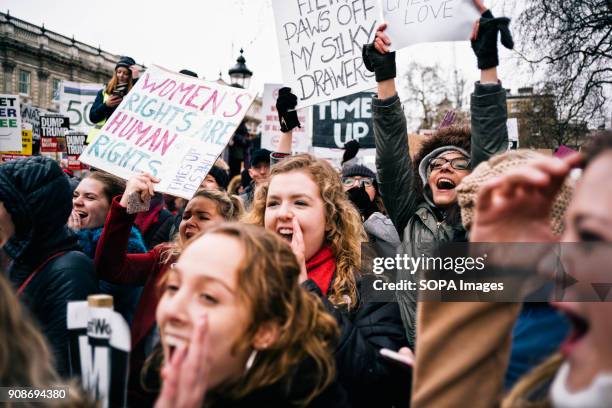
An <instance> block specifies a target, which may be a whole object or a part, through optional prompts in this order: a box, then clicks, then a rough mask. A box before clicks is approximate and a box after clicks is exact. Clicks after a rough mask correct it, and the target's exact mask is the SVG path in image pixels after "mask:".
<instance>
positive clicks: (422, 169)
mask: <svg viewBox="0 0 612 408" xmlns="http://www.w3.org/2000/svg"><path fill="white" fill-rule="evenodd" d="M450 152H458V153H461V154H462V155H464V156H465V157H466V158H468V159H469V158H470V154H469V153H468V152H466V151H465V150H463V149H462V148H460V147H457V146H442V147H438V148H437V149H434V150H432V151H431V152H429V153H428V154H427V155H426V156H425V157H423V159H422V160H421V162H420V163H419V176H421V182H422V183H423V185H424V186H426V185H427V183H428V180H429V174H428V173H429V161H430V160H431V159H435V158H437V157H440V156H444V155H445V154H447V153H450Z"/></svg>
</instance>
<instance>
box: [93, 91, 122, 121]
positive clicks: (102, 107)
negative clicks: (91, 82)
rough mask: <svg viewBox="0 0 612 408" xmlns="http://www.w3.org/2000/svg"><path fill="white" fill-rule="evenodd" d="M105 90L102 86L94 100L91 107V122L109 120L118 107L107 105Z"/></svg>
mask: <svg viewBox="0 0 612 408" xmlns="http://www.w3.org/2000/svg"><path fill="white" fill-rule="evenodd" d="M104 90H105V88H102V89H100V90H99V91H98V94H97V95H96V99H95V100H94V103H93V105H91V109H90V110H89V120H90V121H91V123H99V122H102V121H106V120H108V118H110V117H111V115H112V114H113V112H115V109H117V107H116V106H115V107H112V108H111V107H109V106H106V104H105V103H104V99H105V98H104V97H105V94H106V92H105V91H104Z"/></svg>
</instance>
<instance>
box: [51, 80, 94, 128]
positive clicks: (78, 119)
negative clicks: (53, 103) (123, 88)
mask: <svg viewBox="0 0 612 408" xmlns="http://www.w3.org/2000/svg"><path fill="white" fill-rule="evenodd" d="M103 86H104V85H101V84H89V83H81V82H70V81H62V83H61V86H60V92H59V98H60V104H59V105H60V113H61V114H62V115H64V116H67V117H68V118H69V119H70V129H71V130H78V131H81V132H87V131H88V130H89V128H90V127H92V126H93V125H94V123H91V122H90V121H89V111H90V110H91V106H92V105H93V103H94V101H95V100H96V95H97V94H98V91H100V90H101V89H102V87H103Z"/></svg>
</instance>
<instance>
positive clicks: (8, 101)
mask: <svg viewBox="0 0 612 408" xmlns="http://www.w3.org/2000/svg"><path fill="white" fill-rule="evenodd" d="M0 151H3V152H7V151H21V106H20V104H19V95H0Z"/></svg>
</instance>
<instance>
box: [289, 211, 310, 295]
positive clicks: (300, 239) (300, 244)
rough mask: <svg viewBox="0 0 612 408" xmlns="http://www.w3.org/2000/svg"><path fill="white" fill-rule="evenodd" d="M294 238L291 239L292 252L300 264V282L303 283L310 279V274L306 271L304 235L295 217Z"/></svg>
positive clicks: (293, 221)
mask: <svg viewBox="0 0 612 408" xmlns="http://www.w3.org/2000/svg"><path fill="white" fill-rule="evenodd" d="M292 223H293V237H292V238H291V250H292V251H293V254H294V255H295V257H296V258H297V261H298V263H299V264H300V278H299V282H300V283H302V282H304V281H306V280H307V279H308V272H307V270H306V257H305V255H304V254H305V253H306V245H305V244H304V235H303V234H302V228H301V227H300V223H299V222H298V219H297V217H295V216H294V217H293V220H292Z"/></svg>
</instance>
